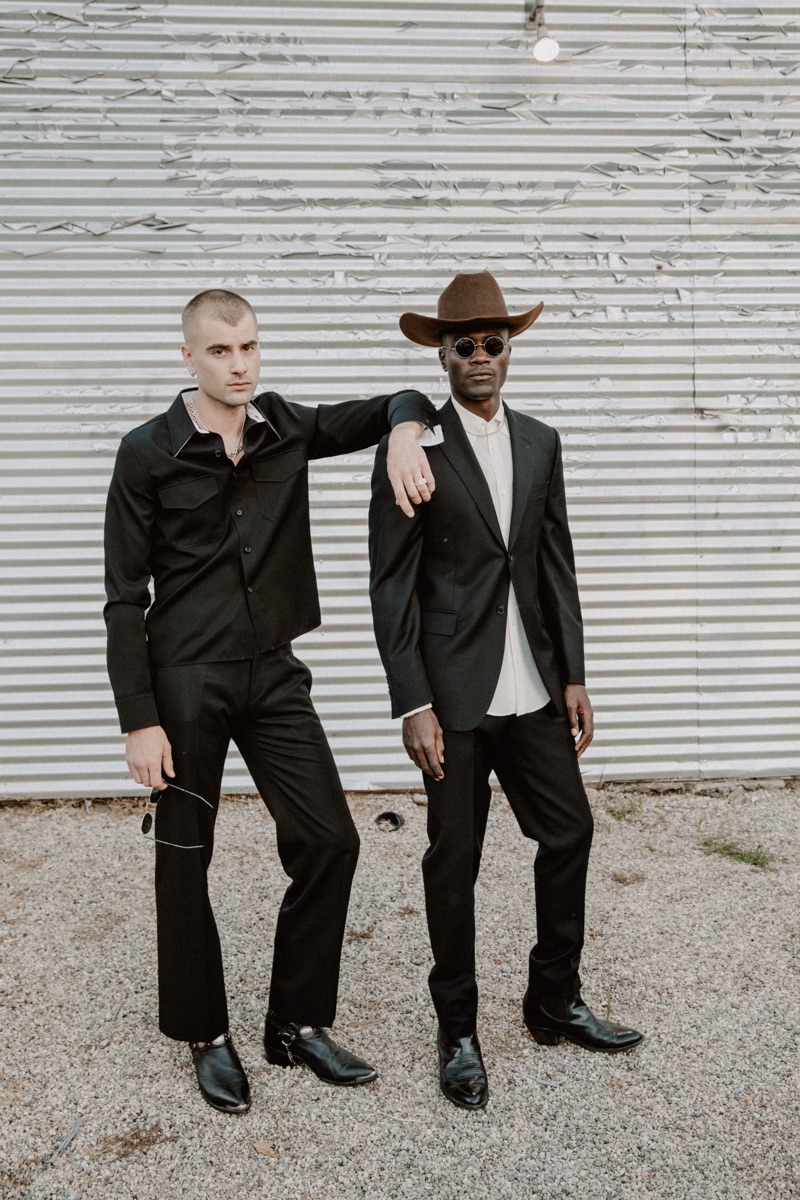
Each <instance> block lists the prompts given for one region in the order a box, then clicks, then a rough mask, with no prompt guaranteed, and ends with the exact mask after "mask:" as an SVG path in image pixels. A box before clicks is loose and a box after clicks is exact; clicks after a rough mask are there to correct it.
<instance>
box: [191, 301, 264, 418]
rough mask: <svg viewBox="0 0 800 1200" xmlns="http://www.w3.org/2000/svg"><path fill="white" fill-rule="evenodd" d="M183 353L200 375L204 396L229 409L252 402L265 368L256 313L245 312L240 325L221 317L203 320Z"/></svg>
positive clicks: (200, 320) (198, 323) (198, 377)
mask: <svg viewBox="0 0 800 1200" xmlns="http://www.w3.org/2000/svg"><path fill="white" fill-rule="evenodd" d="M181 353H182V354H183V360H184V362H185V363H186V365H187V367H188V368H189V370H190V371H193V372H194V374H195V375H196V376H197V384H198V388H199V391H200V395H201V397H205V398H206V399H207V400H211V401H214V402H216V403H217V404H224V405H225V406H226V407H229V408H238V407H240V406H241V405H242V404H247V402H248V400H250V399H252V396H253V392H254V391H255V389H256V384H257V383H258V375H259V371H260V369H261V350H260V349H259V345H258V327H257V325H256V322H255V318H254V317H253V314H252V313H250V312H248V313H245V315H244V316H243V317H242V318H241V320H240V321H239V322H238V323H237V324H236V325H229V324H228V323H227V321H223V320H222V318H221V317H215V316H211V315H208V316H201V317H199V318H198V319H197V320H196V322H195V324H194V326H193V327H192V330H191V333H190V334H189V336H188V338H187V341H186V344H185V345H184V346H183V347H182V348H181Z"/></svg>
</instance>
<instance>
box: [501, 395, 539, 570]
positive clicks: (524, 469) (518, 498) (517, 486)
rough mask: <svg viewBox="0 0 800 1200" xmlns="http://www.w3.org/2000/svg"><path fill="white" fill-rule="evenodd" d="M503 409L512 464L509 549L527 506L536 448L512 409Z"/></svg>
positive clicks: (505, 406) (530, 435)
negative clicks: (509, 436) (506, 422)
mask: <svg viewBox="0 0 800 1200" xmlns="http://www.w3.org/2000/svg"><path fill="white" fill-rule="evenodd" d="M503 407H504V408H505V410H506V420H507V421H508V429H509V433H510V434H511V458H512V460H513V463H514V490H513V497H512V501H511V527H510V529H509V531H508V545H509V548H510V547H512V546H513V545H514V539H515V538H516V536H517V534H518V533H519V527H520V525H521V524H522V518H523V515H524V513H525V509H526V507H527V504H528V496H529V494H530V490H531V480H532V479H533V478H534V473H533V466H534V461H535V458H536V447H535V445H534V442H533V435H532V433H530V432H529V430H528V429H526V428H525V425H524V423H523V422H522V421H521V420H520V418H519V414H518V413H516V412H514V410H513V408H509V407H508V405H507V404H506V405H504V406H503Z"/></svg>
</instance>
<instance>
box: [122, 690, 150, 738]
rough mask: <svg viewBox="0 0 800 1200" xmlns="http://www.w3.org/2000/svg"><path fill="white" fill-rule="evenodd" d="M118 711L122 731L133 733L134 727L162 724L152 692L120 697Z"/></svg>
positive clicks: (144, 727)
mask: <svg viewBox="0 0 800 1200" xmlns="http://www.w3.org/2000/svg"><path fill="white" fill-rule="evenodd" d="M117 713H118V714H119V727H120V730H121V731H122V733H131V732H132V731H133V730H134V729H149V728H150V727H151V726H153V725H160V724H161V721H160V719H159V716H158V709H157V708H156V700H155V696H154V695H153V693H152V692H146V693H145V694H144V695H142V696H122V697H119V698H118V699H117Z"/></svg>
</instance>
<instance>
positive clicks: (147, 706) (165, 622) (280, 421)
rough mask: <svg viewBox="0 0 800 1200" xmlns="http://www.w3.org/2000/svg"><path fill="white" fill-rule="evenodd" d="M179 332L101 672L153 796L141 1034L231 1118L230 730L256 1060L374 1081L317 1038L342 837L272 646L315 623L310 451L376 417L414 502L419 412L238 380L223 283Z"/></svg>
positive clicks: (328, 779)
mask: <svg viewBox="0 0 800 1200" xmlns="http://www.w3.org/2000/svg"><path fill="white" fill-rule="evenodd" d="M183 330H184V344H183V347H182V354H183V359H184V362H185V364H186V366H187V368H188V370H189V373H190V374H191V375H192V376H193V377H194V378H195V379H196V383H195V384H194V385H193V386H192V387H189V388H186V389H184V390H183V391H181V392H180V393H179V394H178V396H177V398H176V400H175V401H174V403H173V404H172V406H171V407H170V408H169V409H168V410H167V411H166V412H165V413H162V414H161V415H160V416H157V417H154V418H153V419H152V420H150V421H148V422H146V423H145V424H144V425H141V426H139V428H137V429H134V430H133V431H132V432H131V433H129V434H128V435H127V436H126V437H124V438H123V439H122V444H121V446H120V449H119V453H118V456H117V461H116V466H115V469H114V475H113V479H112V481H111V486H110V490H109V494H108V505H107V511H106V591H107V596H108V601H107V604H106V607H105V617H106V623H107V626H108V667H109V674H110V677H111V683H112V686H113V689H114V697H115V701H116V704H117V709H118V712H119V718H120V725H121V728H122V731H123V732H124V733H125V734H126V735H127V737H126V759H127V762H128V766H129V768H130V771H131V773H132V775H133V777H134V779H135V780H136V781H137V783H140V784H142V785H144V786H145V787H149V788H151V789H152V795H151V800H152V801H153V802H155V801H156V800H157V801H158V803H157V807H156V819H155V842H156V918H157V930H158V975H159V1024H160V1028H161V1030H162V1032H163V1033H165V1034H166V1035H167V1036H168V1037H171V1038H175V1039H177V1040H179V1041H185V1042H188V1043H189V1044H190V1047H191V1053H192V1057H193V1060H194V1065H195V1070H196V1073H197V1080H198V1083H199V1086H200V1090H201V1092H202V1094H203V1096H204V1098H205V1099H206V1100H207V1101H208V1103H209V1104H211V1105H212V1106H213V1107H214V1108H216V1109H219V1110H221V1111H223V1112H236V1113H241V1112H245V1111H246V1110H247V1109H248V1108H249V1107H250V1089H249V1085H248V1082H247V1076H246V1075H245V1072H244V1070H243V1068H242V1064H241V1062H240V1060H239V1057H238V1055H237V1053H236V1050H235V1049H234V1046H233V1042H232V1041H231V1038H230V1032H229V1027H228V1007H227V999H226V992H225V983H224V979H223V970H222V956H221V950H220V941H219V936H218V933H217V927H216V923H215V920H214V914H213V912H212V909H211V904H210V902H209V897H208V887H207V873H208V868H209V865H210V862H211V855H212V850H213V844H214V824H215V819H216V814H217V808H218V804H219V794H220V786H221V780H222V772H223V767H224V763H225V756H226V754H227V750H228V746H229V744H230V742H231V740H232V741H234V742H235V743H236V745H237V746H238V748H239V750H240V751H241V754H242V757H243V758H244V760H245V762H246V764H247V766H248V769H249V771H250V773H251V775H252V777H253V779H254V781H255V784H256V787H257V788H258V790H259V792H260V793H261V795H262V796H263V798H264V802H265V804H266V805H267V807H268V809H269V811H270V812H271V814H272V816H273V817H274V819H275V824H276V828H277V840H278V853H279V855H280V859H281V863H282V865H283V868H284V870H285V872H286V874H287V875H288V876H289V879H290V884H289V887H288V889H287V891H286V895H285V896H284V900H283V903H282V905H281V909H280V912H279V914H278V921H277V927H276V931H275V944H274V952H273V962H272V976H271V983H270V994H269V1005H268V1009H267V1016H266V1023H265V1031H264V1046H265V1050H266V1054H267V1058H268V1059H269V1061H270V1062H271V1063H277V1064H279V1065H281V1066H289V1065H294V1064H298V1063H304V1064H306V1065H307V1066H308V1067H310V1068H311V1070H312V1071H314V1072H315V1073H316V1074H317V1075H318V1076H319V1077H320V1078H321V1079H324V1080H325V1081H326V1082H328V1083H332V1084H340V1085H355V1084H361V1083H367V1082H369V1081H370V1080H372V1079H374V1078H375V1076H376V1074H377V1072H376V1071H375V1070H374V1069H373V1068H372V1067H371V1066H369V1065H368V1064H367V1063H366V1062H364V1061H363V1060H362V1059H360V1058H358V1057H357V1056H356V1055H354V1054H352V1053H350V1052H349V1051H348V1050H345V1049H344V1048H343V1047H341V1046H339V1045H337V1043H336V1042H335V1041H333V1039H332V1038H331V1036H330V1034H329V1033H328V1032H327V1028H328V1027H329V1026H331V1025H332V1024H333V1020H334V1016H335V1010H336V996H337V988H338V978H339V961H340V955H341V947H342V939H343V934H344V927H345V919H346V915H347V906H348V901H349V895H350V885H351V881H352V877H353V872H354V870H355V865H356V859H357V857H358V835H357V833H356V830H355V826H354V825H353V821H352V818H351V816H350V812H349V810H348V808H347V803H346V800H345V797H344V793H343V792H342V788H341V784H340V782H339V777H338V774H337V772H336V767H335V765H334V762H333V758H332V755H331V752H330V749H329V747H328V743H327V741H326V738H325V734H324V733H323V730H322V727H321V725H320V722H319V719H318V717H317V714H316V712H315V710H314V707H313V704H312V702H311V698H310V694H309V687H310V675H309V672H308V670H307V668H306V667H305V666H304V665H303V664H302V663H301V662H300V661H298V659H296V658H295V657H294V655H293V653H292V646H291V643H292V640H293V639H294V638H296V637H299V636H300V635H301V634H303V633H306V632H307V631H308V630H310V629H313V628H314V627H315V626H317V625H318V624H319V621H320V611H319V599H318V595H317V587H316V580H315V576H314V566H313V561H312V554H311V538H310V530H309V501H308V462H309V460H310V459H317V458H326V457H329V456H331V455H335V454H347V453H352V452H353V451H357V450H362V449H364V448H365V447H367V446H371V445H374V444H376V443H377V442H378V441H379V440H380V439H381V438H382V437H383V435H384V434H387V433H389V431H390V430H391V436H390V438H389V462H388V468H387V470H388V477H389V479H390V480H391V486H392V488H393V489H394V492H395V496H396V499H397V503H398V504H399V505H400V507H401V508H402V509H403V511H404V512H405V513H406V514H407V515H408V516H411V515H412V514H413V504H417V503H419V502H420V501H423V500H429V499H430V496H431V493H432V492H433V487H434V484H433V478H432V476H431V474H430V472H429V470H428V464H427V460H426V457H425V454H424V451H423V450H421V449H420V446H419V442H418V439H419V438H422V437H423V435H424V434H425V431H426V428H427V429H430V428H431V427H432V425H433V424H434V423H435V411H434V409H433V407H432V405H431V404H430V403H429V401H428V400H427V399H426V397H424V396H422V395H421V394H420V393H419V392H414V391H401V392H396V393H394V394H393V395H389V396H377V397H375V398H374V399H372V400H361V401H348V402H346V403H340V404H333V405H325V404H321V405H319V406H318V407H311V406H306V405H303V404H292V403H289V402H288V401H286V400H284V399H283V398H282V397H281V396H279V395H278V393H277V392H272V391H265V392H260V393H258V394H257V395H256V394H255V393H256V388H257V385H258V379H259V369H260V362H261V353H260V349H259V341H258V326H257V322H256V316H255V313H254V311H253V309H252V307H251V305H250V304H249V303H248V302H247V300H245V299H243V298H242V297H241V296H238V295H236V294H235V293H234V292H229V291H225V290H222V289H213V290H209V291H205V292H201V293H200V294H199V295H197V296H195V297H194V298H193V299H192V300H190V301H189V303H188V304H187V305H186V308H185V309H184V311H183ZM423 440H424V439H423ZM151 580H152V585H153V594H152V596H151V593H150V583H151ZM145 824H146V825H147V827H149V818H148V817H146V818H145Z"/></svg>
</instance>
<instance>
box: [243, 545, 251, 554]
mask: <svg viewBox="0 0 800 1200" xmlns="http://www.w3.org/2000/svg"><path fill="white" fill-rule="evenodd" d="M252 548H253V547H252V546H245V548H244V552H245V554H249V553H250V551H251V550H252Z"/></svg>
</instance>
